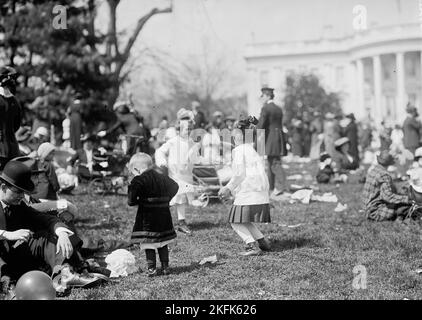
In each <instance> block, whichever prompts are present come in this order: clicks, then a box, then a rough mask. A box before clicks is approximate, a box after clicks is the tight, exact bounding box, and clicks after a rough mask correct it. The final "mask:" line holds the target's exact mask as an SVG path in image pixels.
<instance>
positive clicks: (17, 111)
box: [0, 95, 22, 159]
mask: <svg viewBox="0 0 422 320" xmlns="http://www.w3.org/2000/svg"><path fill="white" fill-rule="evenodd" d="M21 120H22V111H21V106H20V105H19V102H18V101H17V100H16V98H15V97H9V98H5V97H3V96H1V95H0V158H7V159H12V158H15V157H18V156H19V145H18V142H17V141H16V137H15V132H16V131H18V129H19V127H20V124H21Z"/></svg>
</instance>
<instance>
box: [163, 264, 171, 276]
mask: <svg viewBox="0 0 422 320" xmlns="http://www.w3.org/2000/svg"><path fill="white" fill-rule="evenodd" d="M161 273H162V274H163V276H168V275H169V274H170V269H169V265H168V263H163V264H162V265H161Z"/></svg>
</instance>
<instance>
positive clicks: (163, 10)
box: [116, 7, 173, 75]
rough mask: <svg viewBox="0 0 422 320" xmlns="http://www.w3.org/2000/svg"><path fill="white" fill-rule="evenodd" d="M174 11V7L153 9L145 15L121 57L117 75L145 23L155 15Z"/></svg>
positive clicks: (139, 21)
mask: <svg viewBox="0 0 422 320" xmlns="http://www.w3.org/2000/svg"><path fill="white" fill-rule="evenodd" d="M172 11H173V8H172V7H168V8H165V9H157V8H154V9H152V10H151V11H150V12H149V13H147V14H146V15H144V16H143V17H142V18H140V19H139V20H138V23H137V25H136V28H135V30H134V31H133V34H132V36H131V37H130V38H129V40H128V42H127V44H126V47H125V49H124V51H123V54H122V55H121V57H120V61H119V63H118V66H117V68H116V75H118V74H119V73H120V71H121V70H122V68H123V65H124V64H125V63H126V61H127V59H128V58H129V55H130V50H131V49H132V47H133V45H134V44H135V41H136V38H137V37H138V35H139V33H140V32H141V30H142V28H143V27H144V26H145V23H147V21H148V20H149V19H150V18H151V17H152V16H154V15H157V14H162V13H171V12H172Z"/></svg>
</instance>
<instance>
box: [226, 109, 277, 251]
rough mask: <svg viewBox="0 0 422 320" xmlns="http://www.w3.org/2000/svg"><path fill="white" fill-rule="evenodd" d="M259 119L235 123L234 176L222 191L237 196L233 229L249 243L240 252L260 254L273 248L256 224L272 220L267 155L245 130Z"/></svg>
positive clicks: (232, 217)
mask: <svg viewBox="0 0 422 320" xmlns="http://www.w3.org/2000/svg"><path fill="white" fill-rule="evenodd" d="M257 123H258V120H257V119H256V118H254V117H249V118H247V119H242V120H240V121H238V123H237V124H236V126H235V128H237V130H236V129H235V131H234V140H235V144H236V147H235V148H234V149H233V153H232V170H233V176H232V178H231V179H230V181H229V182H228V184H227V185H226V186H224V187H223V188H221V189H220V192H219V195H220V196H221V197H222V198H227V197H228V196H229V195H230V194H232V195H233V197H234V203H233V205H232V207H231V209H230V216H229V222H230V223H231V226H232V228H233V230H234V231H235V232H236V233H237V234H238V235H239V236H240V237H241V238H242V240H243V241H244V242H245V243H246V244H247V250H246V251H245V252H242V253H241V255H244V256H250V255H257V254H260V253H261V250H264V251H269V250H270V245H269V243H268V241H267V240H266V239H265V237H264V235H263V234H262V233H261V231H259V230H258V228H257V227H256V225H255V224H254V223H256V222H258V223H265V222H271V217H270V206H269V202H270V199H269V182H268V177H267V174H266V172H265V164H264V158H263V156H261V155H259V154H258V153H257V152H256V151H255V149H254V145H253V141H247V140H248V139H247V137H248V134H246V131H247V130H248V129H250V130H253V131H255V125H256V124H257ZM253 136H255V134H254V135H253ZM254 139H255V138H254ZM245 140H246V141H245Z"/></svg>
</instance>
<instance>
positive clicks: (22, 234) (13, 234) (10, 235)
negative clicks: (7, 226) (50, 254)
mask: <svg viewBox="0 0 422 320" xmlns="http://www.w3.org/2000/svg"><path fill="white" fill-rule="evenodd" d="M33 234H34V233H33V232H32V231H31V230H28V229H19V230H16V231H6V232H5V233H3V237H5V238H6V240H9V241H19V240H21V241H25V242H27V241H28V240H29V239H31V238H32V235H33Z"/></svg>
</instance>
